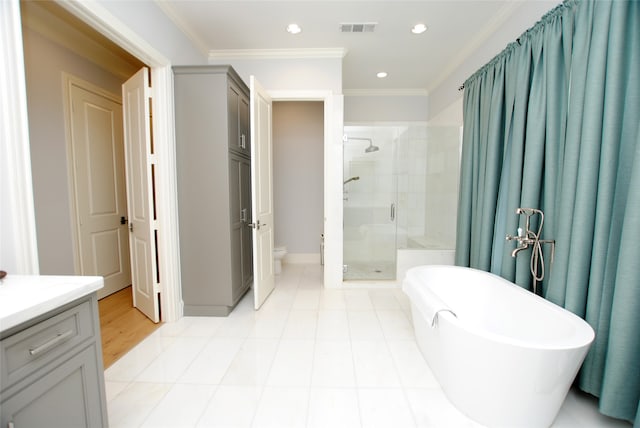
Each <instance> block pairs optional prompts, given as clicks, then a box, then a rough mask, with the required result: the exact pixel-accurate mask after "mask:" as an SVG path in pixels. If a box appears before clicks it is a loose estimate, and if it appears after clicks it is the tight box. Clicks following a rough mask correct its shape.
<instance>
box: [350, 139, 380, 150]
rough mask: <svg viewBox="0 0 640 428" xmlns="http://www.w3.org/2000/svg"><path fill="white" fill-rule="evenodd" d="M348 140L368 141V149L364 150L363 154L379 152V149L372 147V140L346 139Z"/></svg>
mask: <svg viewBox="0 0 640 428" xmlns="http://www.w3.org/2000/svg"><path fill="white" fill-rule="evenodd" d="M347 139H348V140H360V141H368V142H369V147H367V148H366V149H364V152H365V153H373V152H377V151H378V150H380V147H378V146H374V145H373V140H372V139H371V138H362V137H347Z"/></svg>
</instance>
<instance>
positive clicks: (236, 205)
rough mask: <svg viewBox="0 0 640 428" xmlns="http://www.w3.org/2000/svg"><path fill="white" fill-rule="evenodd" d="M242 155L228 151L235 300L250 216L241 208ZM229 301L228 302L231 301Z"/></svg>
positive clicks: (232, 279)
mask: <svg viewBox="0 0 640 428" xmlns="http://www.w3.org/2000/svg"><path fill="white" fill-rule="evenodd" d="M242 161H243V159H242V157H240V156H238V155H237V154H235V153H229V215H230V217H231V248H230V249H229V251H230V252H231V295H232V300H233V302H235V300H236V298H237V296H236V294H237V293H238V292H239V290H240V289H241V288H242V232H243V229H245V228H246V229H248V227H246V226H245V224H246V222H247V221H248V219H249V218H250V217H247V216H248V215H249V213H248V212H246V211H244V212H243V209H242V204H241V199H242V197H241V195H242V182H241V171H242ZM233 302H229V304H231V303H233Z"/></svg>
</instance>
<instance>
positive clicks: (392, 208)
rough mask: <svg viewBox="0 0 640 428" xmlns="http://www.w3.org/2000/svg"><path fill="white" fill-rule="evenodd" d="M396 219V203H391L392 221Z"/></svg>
mask: <svg viewBox="0 0 640 428" xmlns="http://www.w3.org/2000/svg"><path fill="white" fill-rule="evenodd" d="M395 219H396V204H391V221H395Z"/></svg>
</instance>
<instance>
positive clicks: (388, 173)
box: [343, 126, 406, 281]
mask: <svg viewBox="0 0 640 428" xmlns="http://www.w3.org/2000/svg"><path fill="white" fill-rule="evenodd" d="M405 129H406V127H397V126H345V128H344V131H345V136H346V139H345V141H344V145H343V147H344V150H343V155H344V157H343V159H344V170H343V177H344V178H343V182H344V184H343V234H344V242H343V248H344V250H343V251H344V253H343V262H344V274H343V279H344V280H346V281H352V280H395V279H396V257H397V251H396V246H397V245H396V239H397V230H396V224H397V221H396V215H397V203H398V201H397V194H398V189H397V182H398V179H397V172H396V156H397V153H396V138H397V137H398V136H399V135H401V134H402V133H403V131H404V130H405Z"/></svg>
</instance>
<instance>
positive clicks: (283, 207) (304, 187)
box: [273, 101, 324, 254]
mask: <svg viewBox="0 0 640 428" xmlns="http://www.w3.org/2000/svg"><path fill="white" fill-rule="evenodd" d="M323 109H324V103H322V102H317V101H286V102H285V101H282V102H274V103H273V198H274V207H273V208H274V216H275V220H274V221H275V245H286V246H287V250H288V252H289V253H291V254H311V253H319V252H320V250H319V248H320V234H322V233H323V215H324V213H323V192H324V187H323V179H324V163H323V157H324V154H323V153H324V152H323V150H324V131H323V126H324V112H323Z"/></svg>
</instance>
